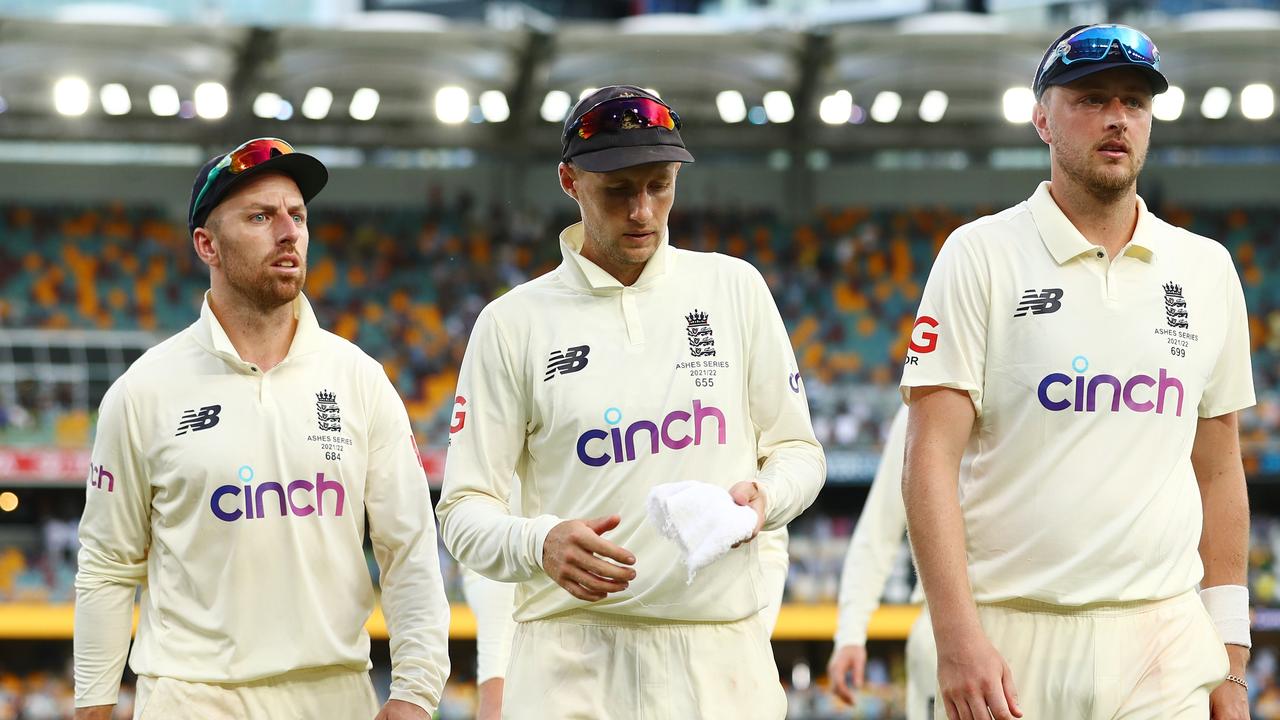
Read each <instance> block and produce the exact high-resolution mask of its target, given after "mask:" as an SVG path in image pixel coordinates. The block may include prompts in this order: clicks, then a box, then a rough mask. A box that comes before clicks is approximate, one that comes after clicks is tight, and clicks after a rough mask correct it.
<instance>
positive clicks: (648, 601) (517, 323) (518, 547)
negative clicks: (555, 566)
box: [437, 225, 826, 621]
mask: <svg viewBox="0 0 1280 720" xmlns="http://www.w3.org/2000/svg"><path fill="white" fill-rule="evenodd" d="M560 241H561V250H562V254H563V255H564V261H563V262H562V263H561V265H560V266H559V267H558V268H557V269H556V270H554V271H552V272H550V273H548V274H546V275H544V276H542V277H540V278H537V279H536V280H533V281H531V282H528V283H525V284H524V285H521V286H519V287H517V288H515V289H514V290H512V291H511V292H509V293H507V294H506V295H504V296H502V297H501V298H498V299H497V300H494V301H493V302H492V303H490V304H489V305H488V307H486V308H485V310H484V311H483V312H482V313H481V314H480V317H479V318H478V320H477V321H476V326H475V329H474V330H473V331H472V334H471V340H470V343H469V344H468V346H467V352H466V356H465V357H464V359H463V361H462V370H461V374H460V377H459V380H458V393H457V394H458V396H459V400H458V408H459V410H458V412H457V415H456V419H455V422H454V424H453V428H452V430H453V433H452V437H451V445H450V448H449V453H448V456H447V461H446V464H445V477H444V489H443V492H442V495H441V499H440V504H439V507H438V509H437V513H438V515H439V517H440V526H441V533H442V535H443V537H444V541H445V544H446V545H447V546H448V547H449V550H450V551H451V552H452V553H453V555H454V557H456V558H458V560H459V561H460V562H462V563H463V564H464V565H466V566H468V567H470V568H472V569H474V570H476V571H477V572H479V573H481V574H483V575H486V576H488V577H491V578H493V579H496V580H504V581H512V582H516V581H518V582H520V586H519V587H518V588H517V591H516V602H517V610H516V619H517V620H519V621H527V620H535V619H538V618H543V617H548V616H551V615H555V614H558V613H563V612H566V611H571V610H575V609H581V608H584V607H590V609H591V610H594V611H597V612H605V613H614V614H620V615H629V616H640V617H649V618H658V619H673V620H707V621H732V620H740V619H742V618H745V617H747V616H749V615H751V614H753V613H756V612H758V611H759V610H760V609H761V608H762V607H764V606H765V604H766V603H767V602H768V595H769V590H768V589H767V588H764V587H763V585H762V581H761V572H760V561H759V559H758V557H757V554H758V552H759V549H758V547H757V546H758V543H755V542H751V543H746V544H744V545H742V546H740V547H739V548H738V549H736V550H733V551H730V553H729V554H728V555H727V556H726V557H725V558H723V559H721V560H719V561H717V562H716V563H714V564H712V565H711V566H710V567H708V568H705V569H704V570H702V571H700V572H699V573H698V575H697V578H696V579H695V580H694V582H693V584H692V585H686V583H685V579H686V576H685V569H684V567H683V566H682V564H681V562H680V560H679V550H678V549H677V547H676V545H675V544H674V543H672V542H671V541H669V540H667V539H665V538H663V537H662V536H661V535H659V534H658V532H657V531H656V530H655V529H654V528H653V527H652V526H650V525H649V523H648V521H647V520H646V519H645V515H646V511H645V501H646V497H647V496H648V493H649V489H650V488H652V487H653V486H655V485H658V484H661V483H668V482H674V481H679V480H699V481H702V482H709V483H714V484H717V485H720V486H723V487H724V488H726V489H727V488H729V487H730V486H732V485H733V484H734V483H736V482H739V481H744V480H755V481H756V482H758V483H759V484H760V486H761V487H762V488H763V489H764V491H765V493H766V495H767V497H768V509H767V513H766V515H767V519H766V524H765V527H766V528H767V529H777V528H781V527H783V526H784V525H786V523H787V522H788V521H790V520H791V519H792V518H794V517H795V516H797V515H798V514H800V512H801V511H803V510H804V509H805V508H806V507H808V505H809V504H810V503H811V502H812V501H813V499H814V498H815V497H816V496H817V494H818V490H819V489H820V488H821V487H822V482H823V480H824V478H825V475H826V462H825V459H824V456H823V453H822V447H821V446H820V445H819V444H818V441H817V440H816V439H815V438H814V435H813V429H812V427H811V425H810V422H809V407H808V403H807V401H806V399H805V394H804V387H803V383H802V382H801V380H800V376H799V373H798V372H797V370H796V363H795V356H794V353H793V352H792V349H791V342H790V339H789V337H788V336H787V332H786V329H785V327H784V326H783V324H782V318H781V317H780V316H779V315H778V310H777V307H776V306H775V305H774V302H773V297H772V296H771V295H770V293H769V289H768V286H766V285H765V282H764V279H763V278H762V277H761V276H760V273H759V272H757V271H756V270H755V268H753V267H751V266H750V265H749V264H747V263H745V262H743V261H741V260H738V259H735V258H731V257H726V256H723V255H717V254H710V253H696V252H689V251H686V250H680V249H676V248H672V247H670V245H669V244H668V243H667V240H666V237H665V233H664V238H663V242H662V244H661V245H660V246H659V248H658V250H657V251H656V252H655V254H654V256H653V257H652V258H651V259H650V260H649V262H648V263H647V264H646V265H645V268H644V271H643V273H642V274H641V275H640V278H639V279H638V280H637V281H636V283H635V284H634V285H631V286H623V285H621V284H620V283H619V282H618V281H617V280H616V279H614V278H613V277H612V276H611V275H609V274H608V273H607V272H605V271H604V270H602V269H601V268H600V267H598V266H596V265H595V264H593V263H591V262H590V261H588V260H587V259H586V258H584V257H582V255H581V254H580V250H581V247H582V241H583V235H582V227H581V225H574V226H572V227H570V228H568V229H567V230H565V231H564V232H563V233H562V234H561V237H560ZM513 474H518V475H519V477H520V502H521V507H522V509H523V514H524V515H525V516H524V517H521V516H516V515H513V514H511V512H510V511H509V509H508V503H507V497H508V492H509V487H510V483H511V477H512V475H513ZM614 513H617V514H620V515H621V516H622V524H621V525H620V526H619V527H618V528H616V529H614V530H612V531H610V532H609V533H607V534H606V535H605V537H606V538H607V539H609V540H611V541H612V542H615V543H617V544H619V545H621V546H623V547H625V548H627V549H628V550H630V551H631V552H633V553H634V554H635V556H636V558H637V562H636V565H635V570H636V579H635V580H634V581H632V582H631V584H630V587H628V588H627V590H625V591H623V592H621V593H615V594H612V595H610V596H609V597H607V598H605V599H604V600H601V601H599V602H596V603H586V602H584V601H581V600H578V599H576V598H574V597H573V596H571V595H569V593H567V592H566V591H565V590H563V589H562V588H560V586H558V585H556V584H555V583H554V582H553V581H552V580H551V579H550V578H549V577H547V575H546V573H545V572H544V571H543V570H542V544H543V541H544V540H545V538H546V535H547V532H549V531H550V530H551V528H552V527H554V526H555V525H556V524H558V523H559V522H561V521H562V520H564V519H569V518H595V517H599V516H603V515H610V514H614Z"/></svg>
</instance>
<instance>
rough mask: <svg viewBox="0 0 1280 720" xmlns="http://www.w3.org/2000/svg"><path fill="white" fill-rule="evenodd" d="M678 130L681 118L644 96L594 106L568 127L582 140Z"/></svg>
mask: <svg viewBox="0 0 1280 720" xmlns="http://www.w3.org/2000/svg"><path fill="white" fill-rule="evenodd" d="M655 127H656V128H665V129H667V130H678V129H679V128H680V116H679V115H678V114H676V111H675V110H672V109H671V108H669V107H667V106H666V105H663V104H662V103H660V102H658V101H657V100H650V99H649V98H644V97H633V98H614V99H612V100H605V101H604V102H602V103H600V104H598V105H595V106H594V107H592V108H591V109H590V110H588V111H586V112H585V113H583V114H582V117H580V118H578V119H577V120H575V121H574V122H573V125H571V126H569V132H570V133H577V135H578V137H580V138H582V139H583V140H589V139H591V137H592V136H593V135H597V134H599V133H602V132H619V131H622V130H643V129H646V128H655Z"/></svg>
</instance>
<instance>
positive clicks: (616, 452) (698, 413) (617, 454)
mask: <svg viewBox="0 0 1280 720" xmlns="http://www.w3.org/2000/svg"><path fill="white" fill-rule="evenodd" d="M709 419H714V420H715V425H714V426H713V427H714V429H715V431H716V444H718V445H724V444H725V419H724V413H722V412H720V409H719V408H717V407H715V406H714V405H708V406H706V407H703V405H702V401H701V400H694V401H693V413H692V414H691V413H687V412H685V411H684V410H675V411H673V412H670V413H668V414H667V416H666V417H665V418H663V419H662V422H661V423H655V422H651V421H649V420H637V421H635V422H633V423H631V424H630V425H628V426H627V427H626V428H625V429H624V428H621V427H619V425H620V424H621V423H622V411H621V410H619V409H618V408H614V407H611V408H609V409H608V410H605V411H604V421H605V423H606V424H608V425H609V426H610V427H609V429H608V430H588V431H586V432H584V433H582V435H580V436H578V459H579V460H581V461H582V462H584V463H586V464H587V465H590V466H591V467H601V466H603V465H607V464H609V463H610V462H614V463H624V462H631V461H632V460H635V459H636V435H638V434H639V433H641V432H646V433H648V435H649V437H648V440H649V452H650V453H651V454H653V455H657V454H658V453H659V452H660V451H661V449H662V447H663V446H665V447H668V448H670V449H672V450H683V449H684V448H687V447H689V446H690V445H701V444H702V427H703V422H704V421H705V420H709ZM691 422H692V424H693V428H692V432H693V434H692V435H690V434H689V433H690V428H689V427H688V425H689V423H691ZM677 432H678V433H681V434H680V436H679V437H676V436H675V433H677ZM594 440H610V441H612V442H611V444H610V445H604V447H602V448H601V449H600V451H599V452H598V454H596V453H593V452H592V450H593V448H592V447H591V443H592V441H594ZM609 449H612V450H613V454H612V455H610V454H609V452H608V450H609Z"/></svg>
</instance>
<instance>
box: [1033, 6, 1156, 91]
mask: <svg viewBox="0 0 1280 720" xmlns="http://www.w3.org/2000/svg"><path fill="white" fill-rule="evenodd" d="M1115 68H1133V69H1134V70H1139V71H1141V72H1142V73H1143V74H1144V75H1146V76H1147V80H1148V81H1150V83H1151V93H1152V94H1153V95H1159V94H1160V93H1162V92H1164V91H1165V90H1168V89H1169V81H1168V79H1166V78H1165V76H1164V73H1162V72H1160V51H1159V50H1158V49H1156V45H1155V43H1154V42H1152V40H1151V38H1150V37H1148V36H1147V35H1146V33H1143V32H1142V31H1140V30H1137V29H1135V28H1131V27H1129V26H1127V25H1111V24H1106V25H1077V26H1075V27H1073V28H1071V29H1070V30H1068V31H1066V32H1064V33H1062V34H1061V35H1059V36H1058V39H1057V40H1054V41H1053V43H1051V44H1050V45H1049V48H1048V49H1047V50H1045V51H1044V57H1042V58H1041V59H1040V65H1039V66H1037V67H1036V76H1035V81H1034V82H1033V83H1032V86H1031V87H1032V90H1034V91H1035V95H1036V99H1039V98H1040V96H1042V95H1044V91H1045V89H1047V88H1048V87H1049V86H1050V85H1066V84H1067V83H1070V82H1073V81H1075V80H1079V79H1080V78H1082V77H1085V76H1087V75H1092V74H1093V73H1098V72H1102V71H1104V70H1112V69H1115Z"/></svg>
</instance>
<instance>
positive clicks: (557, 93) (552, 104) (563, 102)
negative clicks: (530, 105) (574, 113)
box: [539, 90, 571, 122]
mask: <svg viewBox="0 0 1280 720" xmlns="http://www.w3.org/2000/svg"><path fill="white" fill-rule="evenodd" d="M570 100H571V99H570V97H569V93H567V92H565V91H563V90H552V91H551V92H549V93H547V96H546V97H544V98H542V108H541V110H539V114H540V115H542V119H543V120H546V121H547V122H564V118H565V116H566V115H568V114H569V103H570Z"/></svg>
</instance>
